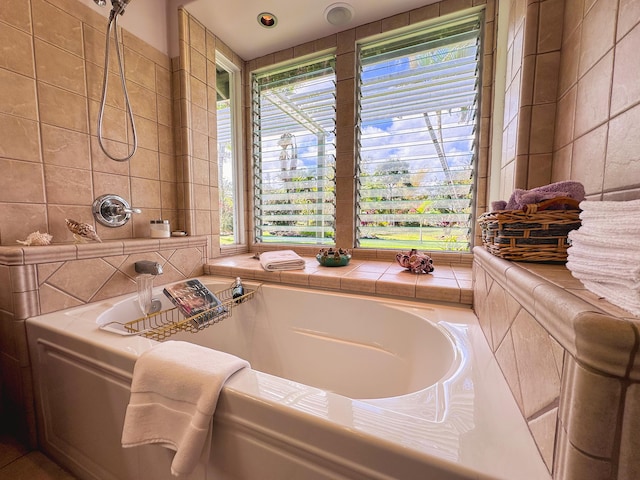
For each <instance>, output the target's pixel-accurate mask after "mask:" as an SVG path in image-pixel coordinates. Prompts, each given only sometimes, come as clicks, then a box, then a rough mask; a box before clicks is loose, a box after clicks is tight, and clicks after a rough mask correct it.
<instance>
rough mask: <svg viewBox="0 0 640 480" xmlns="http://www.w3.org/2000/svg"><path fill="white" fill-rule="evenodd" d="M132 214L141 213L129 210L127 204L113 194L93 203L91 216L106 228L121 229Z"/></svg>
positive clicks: (136, 210) (135, 209)
mask: <svg viewBox="0 0 640 480" xmlns="http://www.w3.org/2000/svg"><path fill="white" fill-rule="evenodd" d="M133 213H142V210H140V209H139V208H131V206H130V205H129V202H127V201H126V200H125V199H124V198H122V197H121V196H119V195H115V194H113V193H108V194H106V195H102V196H100V197H98V198H96V199H95V200H94V202H93V216H94V217H95V219H96V220H97V221H98V222H99V223H100V224H102V225H105V226H107V227H121V226H122V225H124V224H125V223H127V222H128V221H129V219H130V218H131V214H133Z"/></svg>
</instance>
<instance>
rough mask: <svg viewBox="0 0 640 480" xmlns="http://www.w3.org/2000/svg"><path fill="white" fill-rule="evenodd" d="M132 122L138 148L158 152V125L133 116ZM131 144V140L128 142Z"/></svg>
mask: <svg viewBox="0 0 640 480" xmlns="http://www.w3.org/2000/svg"><path fill="white" fill-rule="evenodd" d="M134 121H135V124H136V131H137V134H138V146H140V147H142V148H147V149H149V150H154V151H156V152H157V151H158V124H157V123H156V122H154V121H151V120H148V119H146V118H143V117H139V116H137V115H135V112H134ZM129 141H130V142H132V141H133V140H129Z"/></svg>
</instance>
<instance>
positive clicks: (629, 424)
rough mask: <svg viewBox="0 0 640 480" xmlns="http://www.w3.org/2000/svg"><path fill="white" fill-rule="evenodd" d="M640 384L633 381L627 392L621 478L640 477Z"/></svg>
mask: <svg viewBox="0 0 640 480" xmlns="http://www.w3.org/2000/svg"><path fill="white" fill-rule="evenodd" d="M639 428H640V385H639V384H638V383H633V384H631V385H630V386H629V388H628V389H627V392H626V402H625V414H624V418H623V419H622V442H621V444H620V464H619V469H618V472H619V475H620V478H640V466H639V465H638V461H637V458H638V457H637V452H638V450H639V449H640V436H638V429H639Z"/></svg>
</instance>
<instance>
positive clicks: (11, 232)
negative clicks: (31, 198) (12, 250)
mask: <svg viewBox="0 0 640 480" xmlns="http://www.w3.org/2000/svg"><path fill="white" fill-rule="evenodd" d="M36 230H38V231H40V232H46V231H47V216H46V209H45V206H44V205H43V204H33V203H5V204H3V205H2V216H0V239H1V240H2V244H3V245H13V246H15V245H16V240H24V239H25V238H27V235H29V234H30V233H31V232H35V231H36Z"/></svg>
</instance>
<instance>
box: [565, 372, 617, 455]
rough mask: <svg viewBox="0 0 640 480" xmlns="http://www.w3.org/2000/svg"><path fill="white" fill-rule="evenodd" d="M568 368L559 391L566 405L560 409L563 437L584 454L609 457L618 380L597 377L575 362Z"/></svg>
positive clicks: (614, 432)
mask: <svg viewBox="0 0 640 480" xmlns="http://www.w3.org/2000/svg"><path fill="white" fill-rule="evenodd" d="M568 368H570V369H573V372H571V375H568V376H567V378H566V379H565V380H564V385H563V389H564V391H565V392H566V396H567V402H568V403H569V404H568V405H567V408H563V409H562V410H561V418H562V421H563V423H564V424H565V430H566V431H567V438H568V440H569V441H570V442H571V444H573V445H574V446H576V447H577V448H578V449H580V450H581V451H582V452H584V453H586V454H588V455H591V456H594V457H600V458H612V455H613V454H614V443H615V437H616V433H617V422H618V415H619V406H620V400H621V398H622V397H621V396H622V380H621V379H616V378H613V377H609V376H604V375H599V374H598V373H597V372H593V371H591V370H587V369H586V368H583V367H582V366H581V365H579V364H578V363H577V362H575V361H570V363H569V365H568ZM568 415H570V416H571V420H570V421H568V419H567V416H568Z"/></svg>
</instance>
